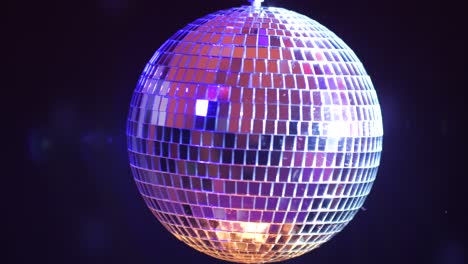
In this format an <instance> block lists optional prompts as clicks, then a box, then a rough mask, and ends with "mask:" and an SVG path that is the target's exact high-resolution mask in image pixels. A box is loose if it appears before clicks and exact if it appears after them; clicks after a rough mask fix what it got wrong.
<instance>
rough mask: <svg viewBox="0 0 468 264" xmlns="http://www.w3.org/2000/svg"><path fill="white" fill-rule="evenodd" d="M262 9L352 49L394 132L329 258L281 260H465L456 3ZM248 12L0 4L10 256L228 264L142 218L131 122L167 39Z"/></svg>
mask: <svg viewBox="0 0 468 264" xmlns="http://www.w3.org/2000/svg"><path fill="white" fill-rule="evenodd" d="M265 3H266V4H269V5H274V6H281V7H284V8H287V9H292V10H295V11H297V12H300V13H303V14H305V15H307V16H309V17H311V18H313V19H315V20H317V21H319V22H320V23H322V24H323V25H325V26H327V27H328V28H330V29H331V30H332V31H334V32H335V33H336V34H337V35H339V36H340V37H341V38H342V39H343V40H344V41H345V42H346V43H347V44H348V45H349V46H351V48H353V49H354V51H355V52H356V54H357V55H358V56H359V58H360V59H361V61H362V62H363V63H364V65H365V67H366V69H367V71H368V73H369V74H370V75H371V77H372V79H373V82H374V85H375V87H376V89H377V92H378V96H379V99H380V102H381V106H382V111H383V117H384V129H385V136H384V150H383V155H382V161H381V166H380V170H379V174H378V176H377V180H376V183H375V185H374V187H373V190H372V192H371V194H370V196H369V197H368V199H367V201H366V204H365V208H366V209H367V210H365V211H361V212H360V213H359V214H358V215H357V216H356V218H355V219H354V220H353V221H352V222H351V224H350V225H349V226H348V227H347V228H346V229H345V230H344V231H343V232H342V233H341V234H339V235H338V236H336V237H335V238H334V239H332V240H331V241H330V242H328V243H326V244H325V245H324V246H322V247H321V248H320V249H318V250H315V251H313V252H311V253H309V254H307V255H305V256H303V257H300V258H296V259H292V260H289V261H286V262H285V263H291V264H292V263H343V262H344V261H346V262H348V263H382V264H385V263H434V264H462V263H466V261H468V253H467V243H466V239H465V236H464V233H466V231H467V230H466V229H467V228H466V222H467V219H466V217H465V218H464V217H463V215H464V213H465V212H466V208H467V206H466V202H467V198H466V196H465V186H466V185H465V184H464V182H466V180H465V179H464V178H465V177H466V170H465V167H464V165H465V164H466V161H465V158H466V156H467V155H466V153H465V152H464V150H465V149H466V145H465V144H464V138H463V135H464V134H465V133H466V132H465V130H464V127H465V126H466V125H465V123H464V121H466V113H467V111H466V110H465V106H464V103H465V98H466V96H465V95H464V93H466V92H465V91H464V90H465V89H466V88H467V87H466V86H467V85H466V81H463V78H464V76H463V75H466V71H465V70H466V68H467V67H466V65H464V61H465V60H466V56H465V55H466V51H465V50H466V41H465V40H464V36H463V32H465V33H466V23H465V21H464V19H463V16H462V14H463V9H462V8H461V5H460V6H458V5H457V3H455V2H449V1H445V2H437V3H430V2H429V1H425V2H423V1H408V0H406V1H405V0H393V1H368V0H355V1H344V0H336V1H323V0H313V1H300V0H284V1H281V0H272V1H268V0H267V2H265ZM243 4H247V2H246V1H241V0H217V1H215V0H198V1H195V0H192V1H188V0H179V1H166V2H162V1H157V0H152V1H144V0H133V1H129V0H96V1H88V2H86V1H57V2H53V1H35V2H28V1H16V2H14V3H9V4H6V5H5V6H4V8H3V11H4V13H6V22H5V25H6V30H5V31H4V34H6V35H4V37H3V38H2V39H3V41H2V42H3V43H6V44H7V48H5V49H4V53H5V55H6V56H5V58H7V60H6V63H5V64H4V66H6V68H8V69H7V71H6V72H7V76H6V77H5V79H6V80H7V83H9V84H8V85H5V87H3V91H4V95H5V97H3V98H4V99H3V100H2V101H3V107H5V110H4V115H3V121H4V123H3V126H2V130H3V132H10V133H9V134H11V132H13V133H12V135H8V138H6V140H5V143H4V146H5V147H4V153H5V154H6V155H5V156H6V157H7V163H6V164H5V166H4V168H5V170H4V175H3V178H4V181H3V182H4V185H3V187H4V188H2V189H4V191H2V201H3V208H4V209H3V210H2V211H3V213H2V221H5V224H4V225H3V227H4V234H3V235H2V237H3V239H4V241H5V242H7V243H6V244H7V247H6V249H5V250H6V253H7V254H6V256H5V258H6V260H7V263H31V262H33V261H35V262H41V263H42V262H43V261H44V263H139V264H145V263H148V264H149V263H166V262H168V261H172V262H174V263H183V262H184V263H187V262H189V263H221V261H218V260H216V259H213V258H210V257H208V256H205V255H203V254H201V253H198V252H196V251H194V250H192V249H190V248H189V247H188V246H185V245H184V244H183V243H182V242H178V241H177V240H176V239H175V238H174V237H173V236H172V235H170V234H169V233H168V232H167V231H165V230H164V229H163V227H162V226H161V225H160V224H159V223H158V222H157V221H156V220H155V219H154V217H153V216H152V215H151V214H150V212H149V210H147V209H146V207H145V205H144V202H143V200H142V199H141V198H140V196H139V194H138V191H137V188H136V186H135V184H134V183H133V181H132V177H131V173H130V170H129V167H128V162H127V154H126V141H125V122H126V115H127V110H128V105H129V101H130V98H131V94H132V92H133V89H134V87H135V85H136V81H137V79H138V77H139V74H140V73H141V71H142V70H143V67H144V65H145V63H146V62H147V61H148V60H149V58H150V57H151V56H152V54H153V53H154V51H155V50H156V49H157V48H158V47H159V46H160V45H161V44H162V43H163V42H164V41H165V40H166V39H167V38H169V37H170V36H171V35H172V33H174V32H175V31H176V30H178V29H180V28H181V27H183V26H184V25H185V24H187V23H188V22H190V21H193V20H194V19H196V18H198V17H201V16H203V15H206V14H208V13H211V12H214V11H216V10H219V9H225V8H230V7H233V6H239V5H243ZM11 70H12V72H11ZM10 83H11V84H10ZM10 95H11V96H10ZM11 128H13V130H12V129H11ZM8 159H11V161H9V160H8ZM3 239H2V240H3Z"/></svg>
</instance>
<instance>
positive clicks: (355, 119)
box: [127, 6, 383, 263]
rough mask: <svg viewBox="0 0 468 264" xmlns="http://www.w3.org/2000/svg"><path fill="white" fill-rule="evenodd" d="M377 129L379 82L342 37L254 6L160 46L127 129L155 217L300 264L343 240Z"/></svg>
mask: <svg viewBox="0 0 468 264" xmlns="http://www.w3.org/2000/svg"><path fill="white" fill-rule="evenodd" d="M382 134H383V129H382V118H381V112H380V106H379V103H378V100H377V95H376V92H375V90H374V88H373V85H372V82H371V80H370V78H369V76H368V75H367V73H366V72H365V70H364V67H363V65H362V63H361V62H360V61H359V60H358V58H357V57H356V55H355V54H354V52H353V51H352V50H351V49H350V48H349V47H348V46H347V45H346V44H345V43H344V42H343V41H342V40H341V39H340V38H338V37H337V36H336V35H335V34H334V33H332V32H331V31H329V30H328V29H327V28H325V27H324V26H322V25H320V24H319V23H318V22H316V21H314V20H311V19H310V18H308V17H305V16H303V15H300V14H298V13H295V12H293V11H289V10H286V9H281V8H273V7H262V8H261V9H259V10H254V9H252V8H251V7H248V6H245V7H239V8H232V9H229V10H223V11H218V12H216V13H213V14H210V15H208V16H206V17H204V18H201V19H198V20H196V21H194V22H193V23H191V24H189V25H187V26H186V27H185V28H184V29H182V30H180V31H178V32H177V33H176V34H175V35H174V36H173V37H172V38H170V39H169V40H168V41H166V42H165V43H164V44H163V45H162V46H161V48H160V49H159V50H158V51H157V52H156V53H155V55H154V56H153V58H152V59H151V60H150V61H149V63H148V64H147V65H146V67H145V69H144V71H143V74H142V76H141V78H140V80H139V82H138V84H137V87H136V89H135V92H134V95H133V98H132V101H131V107H130V111H129V116H128V124H127V135H128V150H129V157H130V164H131V168H132V172H133V175H134V178H135V181H136V183H137V186H138V188H139V190H140V192H141V194H142V196H143V198H144V200H145V201H146V203H147V205H148V207H149V208H150V209H151V211H152V212H153V213H154V215H155V216H156V218H157V219H158V220H159V221H160V222H161V223H162V224H163V225H164V226H165V227H166V228H167V229H168V230H169V231H170V232H171V233H172V234H174V235H175V236H176V237H177V238H178V239H180V240H182V241H184V242H185V243H187V244H188V245H190V246H191V247H194V248H195V249H197V250H200V251H202V252H205V253H206V254H209V255H211V256H213V257H216V258H220V259H224V260H228V261H233V262H240V263H262V262H274V261H281V260H285V259H288V258H291V257H295V256H299V255H302V254H304V253H306V252H308V251H310V250H312V249H314V248H316V247H318V246H320V245H321V244H322V243H324V242H326V241H328V240H329V239H330V238H331V237H333V236H334V235H335V234H337V233H338V232H340V231H341V230H342V229H343V228H344V227H345V226H346V225H347V224H348V222H349V221H350V220H351V219H352V218H353V217H354V215H355V214H356V212H357V211H358V210H359V209H360V208H361V206H362V205H363V203H364V200H365V198H366V196H367V195H368V194H369V192H370V189H371V186H372V183H373V181H374V179H375V176H376V173H377V167H378V165H379V160H380V153H381V146H382Z"/></svg>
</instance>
